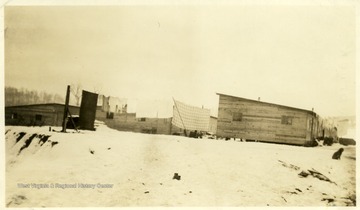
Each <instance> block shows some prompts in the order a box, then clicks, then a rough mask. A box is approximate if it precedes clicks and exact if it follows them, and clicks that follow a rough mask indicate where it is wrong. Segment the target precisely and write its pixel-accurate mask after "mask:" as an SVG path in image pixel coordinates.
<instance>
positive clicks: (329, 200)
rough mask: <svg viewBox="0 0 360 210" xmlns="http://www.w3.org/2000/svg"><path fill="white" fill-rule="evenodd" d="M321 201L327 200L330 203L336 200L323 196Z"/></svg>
mask: <svg viewBox="0 0 360 210" xmlns="http://www.w3.org/2000/svg"><path fill="white" fill-rule="evenodd" d="M321 201H327V202H329V203H331V202H334V201H335V200H334V199H333V198H323V199H322V200H321Z"/></svg>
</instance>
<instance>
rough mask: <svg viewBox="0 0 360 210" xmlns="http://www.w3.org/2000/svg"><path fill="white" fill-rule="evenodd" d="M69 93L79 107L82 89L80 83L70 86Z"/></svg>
mask: <svg viewBox="0 0 360 210" xmlns="http://www.w3.org/2000/svg"><path fill="white" fill-rule="evenodd" d="M70 89H71V93H72V94H73V96H74V97H75V101H76V105H77V106H79V105H80V100H81V96H82V87H81V84H80V83H77V84H76V85H75V84H71V88H70Z"/></svg>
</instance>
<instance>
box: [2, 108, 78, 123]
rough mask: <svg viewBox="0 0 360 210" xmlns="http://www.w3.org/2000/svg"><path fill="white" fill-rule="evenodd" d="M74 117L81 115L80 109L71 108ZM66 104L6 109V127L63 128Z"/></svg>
mask: <svg viewBox="0 0 360 210" xmlns="http://www.w3.org/2000/svg"><path fill="white" fill-rule="evenodd" d="M69 110H70V113H71V114H72V115H79V110H80V107H77V106H69ZM63 114H64V104H57V103H49V104H32V105H21V106H8V107H5V125H24V126H42V125H51V126H61V125H62V120H63V119H62V118H63Z"/></svg>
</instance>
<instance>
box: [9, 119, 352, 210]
mask: <svg viewBox="0 0 360 210" xmlns="http://www.w3.org/2000/svg"><path fill="white" fill-rule="evenodd" d="M55 129H57V130H60V128H55ZM69 131H70V132H69V133H60V132H49V131H48V127H15V126H14V127H13V126H6V127H5V132H6V134H5V140H6V146H5V150H6V200H5V202H6V205H7V206H8V207H132V206H137V207H143V206H178V207H190V206H191V207H204V206H205V207H206V206H207V207H210V206H222V207H224V206H225V207H226V206H228V207H232V206H234V207H241V206H347V205H354V200H355V194H356V187H355V181H356V180H355V160H356V157H355V156H356V155H355V147H354V146H347V147H345V146H342V145H339V144H334V145H333V146H331V147H328V146H326V147H325V146H324V147H315V148H305V147H298V146H288V145H277V144H267V143H258V142H237V141H222V140H210V139H191V138H186V137H180V136H166V135H147V134H139V133H131V132H120V131H116V130H112V129H110V128H108V127H106V126H105V125H100V126H99V127H98V128H97V131H81V132H80V133H76V132H73V130H69ZM21 132H24V133H26V134H24V135H23V137H22V138H21V139H20V137H19V135H20V133H21ZM34 134H36V135H34ZM30 137H32V140H31V138H30ZM29 139H30V140H31V141H30V140H29ZM17 140H18V142H17ZM26 146H27V147H26ZM340 147H343V148H344V149H345V150H344V152H343V155H342V157H341V160H333V159H331V157H332V154H333V153H334V152H335V151H336V150H337V149H339V148H340ZM308 170H310V171H312V172H313V171H317V172H319V173H320V174H317V173H316V172H313V174H310V172H309V171H308ZM302 171H304V172H306V173H304V172H303V173H304V174H310V175H308V176H307V177H301V176H299V175H298V174H300V173H301V172H302ZM175 173H177V174H178V175H179V176H180V177H179V178H178V179H174V174H175ZM326 179H329V180H330V181H329V180H328V181H326Z"/></svg>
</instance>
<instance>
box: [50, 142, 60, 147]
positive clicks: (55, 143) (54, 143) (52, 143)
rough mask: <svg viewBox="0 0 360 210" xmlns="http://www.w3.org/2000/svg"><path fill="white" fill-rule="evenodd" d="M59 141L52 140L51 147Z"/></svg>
mask: <svg viewBox="0 0 360 210" xmlns="http://www.w3.org/2000/svg"><path fill="white" fill-rule="evenodd" d="M58 143H59V142H57V141H53V142H51V147H53V146H55V145H57V144H58Z"/></svg>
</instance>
